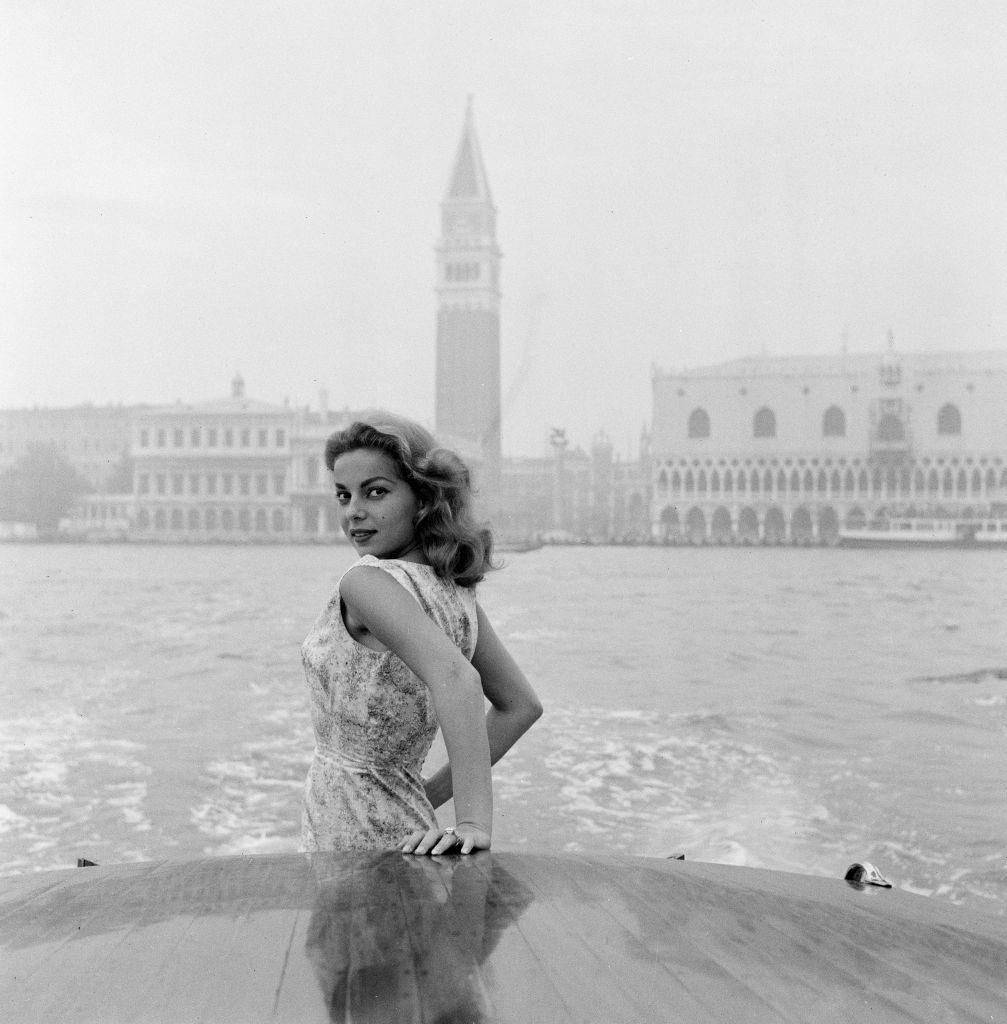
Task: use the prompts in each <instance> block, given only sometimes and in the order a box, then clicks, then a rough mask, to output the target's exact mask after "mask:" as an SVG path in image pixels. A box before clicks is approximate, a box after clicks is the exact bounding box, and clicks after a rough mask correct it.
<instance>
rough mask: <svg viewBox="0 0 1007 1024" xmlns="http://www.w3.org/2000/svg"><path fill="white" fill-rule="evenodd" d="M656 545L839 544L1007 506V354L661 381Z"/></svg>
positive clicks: (755, 363) (736, 363)
mask: <svg viewBox="0 0 1007 1024" xmlns="http://www.w3.org/2000/svg"><path fill="white" fill-rule="evenodd" d="M653 402H654V405H653V424H652V437H651V482H652V500H651V505H650V521H651V535H652V538H653V539H655V540H657V541H661V542H669V543H676V542H690V543H716V544H728V543H752V544H755V543H767V544H779V543H796V544H811V543H826V544H828V543H833V542H834V541H835V540H836V539H837V534H838V530H839V527H840V525H841V524H844V525H850V526H858V525H863V524H865V523H867V522H871V521H876V520H879V519H884V518H886V517H891V516H895V515H935V516H947V517H960V516H964V517H969V516H982V515H987V514H990V512H992V511H996V510H997V508H998V507H1003V506H1004V504H1005V503H1007V352H963V353H923V352H915V353H901V352H896V351H894V348H893V347H892V345H891V343H889V348H888V351H886V352H883V353H877V354H870V353H865V354H848V353H843V354H838V355H831V356H791V357H769V356H764V357H752V358H745V359H737V360H733V361H731V362H726V363H722V364H719V365H715V366H708V367H702V368H698V369H694V370H683V371H679V372H663V371H660V370H655V372H654V375H653Z"/></svg>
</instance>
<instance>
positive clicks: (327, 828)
mask: <svg viewBox="0 0 1007 1024" xmlns="http://www.w3.org/2000/svg"><path fill="white" fill-rule="evenodd" d="M325 465H326V467H327V468H328V469H330V470H331V471H332V476H333V482H334V485H335V494H336V501H337V503H338V506H339V517H340V526H341V527H342V529H343V532H344V533H345V534H346V535H347V537H348V538H349V539H350V542H351V543H352V544H353V546H354V548H355V549H356V551H357V554H358V555H360V556H361V557H360V559H359V560H358V561H357V562H355V563H354V564H353V565H352V566H351V567H350V568H349V569H348V570H347V571H346V572H345V573H344V574H343V576H342V578H341V579H340V581H339V585H338V588H337V591H336V593H335V595H334V596H333V597H332V599H331V600H330V601H329V604H328V606H327V607H326V609H325V611H323V612H322V614H321V616H320V617H319V618H318V620H317V621H316V622H315V624H314V626H313V627H312V629H311V632H310V633H309V634H308V636H307V638H306V639H305V641H304V644H303V645H302V657H303V661H304V666H305V671H306V675H307V679H308V685H309V688H310V690H311V705H312V724H313V726H314V730H315V754H314V758H313V760H312V764H311V768H310V770H309V772H308V778H307V781H306V783H305V794H304V814H303V819H302V843H303V848H304V849H306V850H372V849H385V848H389V847H397V848H398V849H401V850H402V851H403V852H406V853H417V854H427V853H433V854H440V853H445V852H447V851H448V850H452V849H457V850H458V851H460V852H461V853H471V852H473V851H474V850H485V849H488V848H489V846H490V843H491V838H492V829H493V825H492V819H493V794H492V782H491V776H490V765H491V764H492V763H495V762H496V761H497V760H498V759H499V758H500V757H502V756H503V755H504V753H506V751H507V750H509V749H510V747H511V746H512V745H513V744H514V742H515V741H516V740H517V739H518V738H519V737H520V736H521V735H522V734H523V733H524V732H525V731H526V730H527V729H528V728H529V726H530V725H531V724H532V723H533V722H534V721H535V720H536V719H537V718H538V717H539V715H540V714H541V713H542V708H541V705H540V704H539V701H538V698H537V697H536V695H535V693H534V691H533V690H532V688H531V686H530V685H529V683H528V681H527V679H526V678H525V676H524V674H523V673H522V671H521V670H520V668H518V666H517V664H516V663H515V662H514V659H513V658H512V657H511V656H510V655H509V654H508V652H507V650H506V649H505V648H504V646H503V644H502V643H501V642H500V640H499V638H498V637H497V635H496V633H495V632H494V631H493V627H492V626H491V625H490V623H489V620H488V619H487V618H486V615H485V613H484V612H483V610H482V608H481V607H480V606H479V604H478V602H477V601H476V598H475V586H476V584H477V583H479V582H480V581H481V580H482V579H483V577H484V576H485V574H486V572H487V571H489V570H490V569H492V568H493V565H492V561H491V554H492V536H491V534H490V532H489V530H487V529H485V528H482V527H479V526H477V525H476V523H475V522H474V520H473V517H472V509H471V504H472V488H471V483H470V477H469V472H468V470H467V468H466V467H465V465H464V463H463V462H462V461H461V460H460V459H459V458H458V456H457V455H455V454H454V453H452V452H450V451H448V450H447V449H444V448H440V447H438V446H437V444H436V442H435V441H434V438H433V437H432V435H431V434H430V433H429V432H428V431H426V430H425V429H424V428H423V427H421V426H419V425H418V424H416V423H413V422H411V421H409V420H404V419H400V418H398V417H392V416H388V415H386V414H381V415H380V416H377V417H374V418H372V419H371V420H370V421H369V422H356V423H353V424H352V425H351V426H350V427H348V428H347V429H346V430H343V431H338V432H337V433H335V434H333V435H332V436H331V437H330V438H329V440H328V442H327V444H326V446H325ZM486 700H488V701H489V703H490V708H489V711H488V712H487V713H486V714H485V715H484V708H485V701H486ZM438 726H440V729H441V731H442V733H443V735H444V741H445V745H446V747H447V753H448V764H447V765H445V766H444V767H443V768H442V769H440V770H439V771H438V772H436V773H435V774H434V775H433V776H432V777H431V778H430V779H428V780H426V781H424V780H423V779H422V777H421V770H422V767H423V762H424V759H425V758H426V756H427V753H428V751H429V750H430V745H431V743H432V742H433V738H434V735H435V733H436V731H437V727H438ZM452 796H453V797H454V802H455V813H456V816H457V820H456V822H455V824H454V826H452V827H449V828H440V827H439V826H438V824H437V820H436V818H435V816H434V808H435V807H438V806H440V805H441V804H443V803H445V802H446V801H447V800H448V799H450V798H451V797H452Z"/></svg>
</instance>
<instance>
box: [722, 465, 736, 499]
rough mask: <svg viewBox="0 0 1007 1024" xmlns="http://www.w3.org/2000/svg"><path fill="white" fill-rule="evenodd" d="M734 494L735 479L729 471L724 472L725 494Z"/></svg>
mask: <svg viewBox="0 0 1007 1024" xmlns="http://www.w3.org/2000/svg"><path fill="white" fill-rule="evenodd" d="M733 492H734V478H733V477H732V476H731V471H730V470H729V469H725V470H724V493H725V494H732V493H733Z"/></svg>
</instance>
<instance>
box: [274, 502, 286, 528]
mask: <svg viewBox="0 0 1007 1024" xmlns="http://www.w3.org/2000/svg"><path fill="white" fill-rule="evenodd" d="M284 525H285V524H284V516H283V509H282V508H274V509H273V532H274V533H281V532H282V531H283V528H284Z"/></svg>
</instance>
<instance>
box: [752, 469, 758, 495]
mask: <svg viewBox="0 0 1007 1024" xmlns="http://www.w3.org/2000/svg"><path fill="white" fill-rule="evenodd" d="M750 490H751V492H752V494H758V493H759V473H758V471H757V470H754V469H753V470H752V486H751V488H750Z"/></svg>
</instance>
